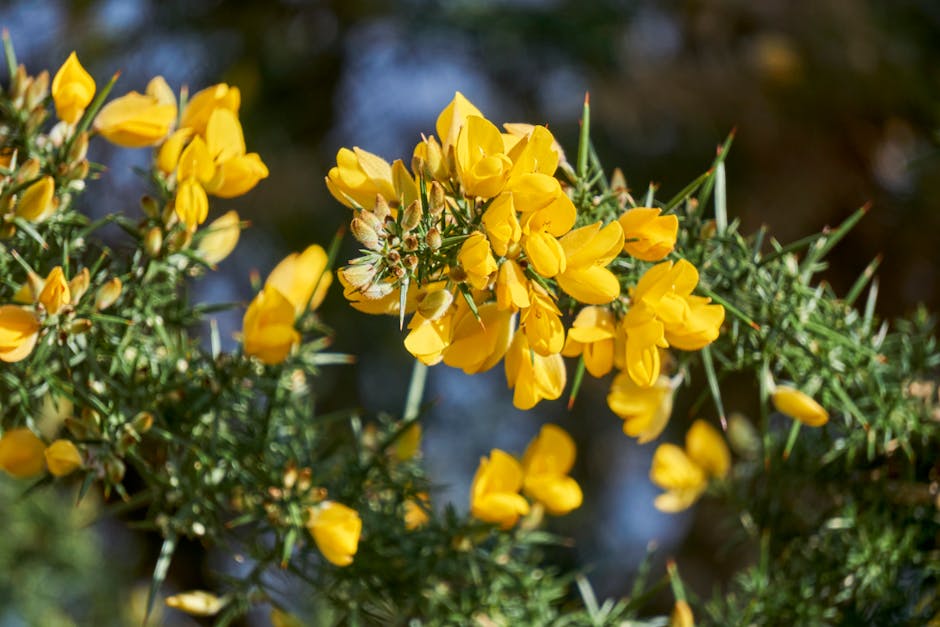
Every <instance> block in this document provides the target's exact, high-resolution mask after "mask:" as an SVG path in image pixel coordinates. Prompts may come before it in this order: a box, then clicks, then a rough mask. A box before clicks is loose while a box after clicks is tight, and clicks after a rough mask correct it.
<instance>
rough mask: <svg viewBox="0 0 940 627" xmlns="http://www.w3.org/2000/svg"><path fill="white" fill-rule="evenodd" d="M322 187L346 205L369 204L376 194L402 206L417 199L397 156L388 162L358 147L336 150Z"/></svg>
mask: <svg viewBox="0 0 940 627" xmlns="http://www.w3.org/2000/svg"><path fill="white" fill-rule="evenodd" d="M326 187H327V188H328V189H329V190H330V193H331V194H333V197H334V198H336V200H338V201H340V202H341V203H343V204H344V205H346V206H347V207H355V206H359V207H371V206H372V205H373V204H374V203H375V197H376V195H377V194H381V195H382V197H383V198H384V199H385V200H387V201H388V202H389V203H390V204H392V205H393V206H399V205H400V206H403V207H406V206H408V205H409V204H410V203H411V202H413V201H414V200H416V199H417V198H418V186H417V184H416V183H415V180H414V178H412V176H411V174H409V173H408V170H407V168H405V164H404V163H402V162H401V160H400V159H399V160H397V161H395V162H394V163H393V164H392V165H389V164H388V161H386V160H385V159H383V158H381V157H379V156H378V155H374V154H372V153H371V152H369V151H367V150H363V149H361V148H359V147H354V148H353V149H352V150H350V149H349V148H340V149H339V152H337V153H336V166H334V167H332V168H330V171H329V172H328V173H327V175H326Z"/></svg>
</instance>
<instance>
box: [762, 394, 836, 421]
mask: <svg viewBox="0 0 940 627" xmlns="http://www.w3.org/2000/svg"><path fill="white" fill-rule="evenodd" d="M771 400H772V401H773V404H774V407H776V408H777V411H779V412H780V413H781V414H786V415H787V416H790V417H791V418H793V419H794V420H799V421H800V422H802V423H803V424H804V425H806V426H808V427H821V426H823V425H824V424H826V423H827V422H829V412H827V411H826V410H825V409H824V408H823V406H822V405H820V404H819V403H817V402H816V401H815V400H813V399H812V398H811V397H809V396H807V395H806V394H804V393H803V392H800V391H799V390H797V389H796V388H792V387H790V386H788V385H778V386H777V387H776V389H775V390H774V393H773V395H772V396H771Z"/></svg>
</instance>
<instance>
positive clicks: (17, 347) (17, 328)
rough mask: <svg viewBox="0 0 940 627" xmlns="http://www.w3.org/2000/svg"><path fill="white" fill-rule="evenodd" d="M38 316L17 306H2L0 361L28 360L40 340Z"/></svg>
mask: <svg viewBox="0 0 940 627" xmlns="http://www.w3.org/2000/svg"><path fill="white" fill-rule="evenodd" d="M39 329H40V322H39V318H37V317H36V314H35V313H33V312H32V311H31V310H29V309H26V308H25V307H19V306H17V305H0V361H5V362H16V361H22V360H23V359H26V358H27V357H28V356H29V354H30V353H31V352H33V347H35V346H36V341H37V340H38V339H39Z"/></svg>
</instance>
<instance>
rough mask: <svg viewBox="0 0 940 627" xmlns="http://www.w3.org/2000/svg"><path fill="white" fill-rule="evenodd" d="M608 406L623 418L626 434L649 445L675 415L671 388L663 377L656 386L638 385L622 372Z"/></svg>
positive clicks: (609, 394)
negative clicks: (673, 413) (671, 416)
mask: <svg viewBox="0 0 940 627" xmlns="http://www.w3.org/2000/svg"><path fill="white" fill-rule="evenodd" d="M607 406H608V407H610V410H611V411H612V412H614V413H615V414H617V416H619V417H620V418H622V419H623V421H624V422H623V432H624V433H625V434H627V435H628V436H630V437H633V438H636V439H637V443H638V444H646V443H647V442H650V441H652V440H655V439H656V438H658V437H659V434H661V433H662V432H663V429H665V428H666V424H668V422H669V416H670V414H671V413H672V386H671V385H670V383H669V379H668V378H667V377H664V376H660V377H659V378H658V379H657V380H656V382H655V384H654V385H652V386H650V387H643V386H640V385H637V384H636V382H634V381H633V378H632V377H631V376H630V374H629V373H627V372H621V373H620V374H618V375H617V376H616V377H614V381H613V383H612V384H611V386H610V392H609V393H608V394H607Z"/></svg>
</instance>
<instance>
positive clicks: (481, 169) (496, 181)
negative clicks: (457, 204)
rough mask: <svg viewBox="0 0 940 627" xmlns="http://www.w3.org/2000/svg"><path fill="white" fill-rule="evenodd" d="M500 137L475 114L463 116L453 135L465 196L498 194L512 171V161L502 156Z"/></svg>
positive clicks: (491, 196)
mask: <svg viewBox="0 0 940 627" xmlns="http://www.w3.org/2000/svg"><path fill="white" fill-rule="evenodd" d="M504 149H505V146H504V145H503V137H502V135H501V134H500V132H499V129H498V128H496V126H494V125H493V123H492V122H490V121H489V120H487V119H486V118H483V117H480V116H479V115H471V116H469V117H467V119H466V121H465V123H464V125H463V127H461V129H460V134H459V135H458V136H457V145H456V150H455V157H456V164H457V175H458V176H459V177H460V182H461V184H462V185H463V189H464V193H465V194H466V195H467V196H469V197H471V198H472V197H480V198H493V197H494V196H496V195H498V194H499V193H500V192H501V191H502V190H503V187H504V186H505V185H506V181H508V180H509V175H510V173H511V171H512V160H510V158H509V157H508V156H507V155H506V154H504V152H503V150H504Z"/></svg>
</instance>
